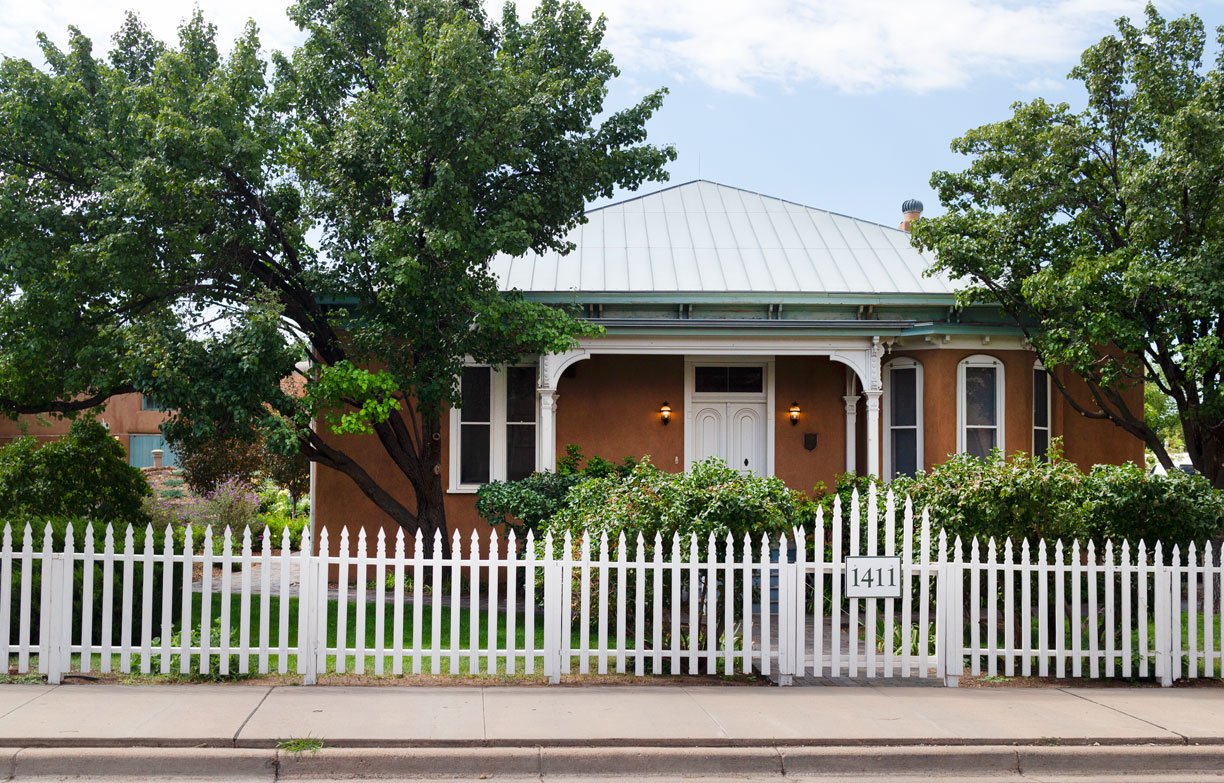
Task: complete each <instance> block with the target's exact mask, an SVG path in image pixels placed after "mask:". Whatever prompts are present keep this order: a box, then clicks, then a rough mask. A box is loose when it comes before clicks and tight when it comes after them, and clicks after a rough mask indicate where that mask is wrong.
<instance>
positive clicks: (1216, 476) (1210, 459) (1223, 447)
mask: <svg viewBox="0 0 1224 783" xmlns="http://www.w3.org/2000/svg"><path fill="white" fill-rule="evenodd" d="M1212 429H1213V428H1211V427H1207V426H1204V425H1203V424H1200V423H1199V422H1198V421H1195V420H1187V418H1185V417H1183V418H1182V432H1183V433H1184V434H1185V436H1186V452H1187V453H1188V454H1189V455H1190V462H1191V464H1193V465H1194V469H1195V470H1197V471H1198V472H1199V473H1201V474H1203V476H1205V477H1206V478H1207V480H1208V481H1210V482H1211V486H1213V487H1215V488H1216V489H1224V464H1221V458H1222V457H1224V443H1221V441H1220V438H1219V437H1218V436H1217V435H1216V434H1215V433H1214V432H1213V431H1212Z"/></svg>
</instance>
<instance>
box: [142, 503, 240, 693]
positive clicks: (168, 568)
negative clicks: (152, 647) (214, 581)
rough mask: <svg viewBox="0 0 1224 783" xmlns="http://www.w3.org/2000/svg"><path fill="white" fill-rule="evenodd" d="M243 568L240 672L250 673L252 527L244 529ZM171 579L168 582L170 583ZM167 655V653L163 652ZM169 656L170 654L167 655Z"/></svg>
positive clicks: (166, 625)
mask: <svg viewBox="0 0 1224 783" xmlns="http://www.w3.org/2000/svg"><path fill="white" fill-rule="evenodd" d="M166 552H167V559H166V574H167V575H169V574H170V573H171V571H172V564H171V562H170V560H169V552H170V530H169V529H167V530H166ZM240 558H241V564H242V565H241V566H240V567H241V568H242V574H241V577H240V578H239V580H238V649H239V651H240V652H241V655H240V656H239V658H238V673H239V674H248V673H249V672H250V671H251V528H250V527H244V528H243V529H242V554H241V555H240ZM169 583H170V582H169V579H167V580H166V584H169ZM166 600H167V602H168V601H169V593H167V599H166ZM169 622H170V612H169V607H168V606H167V609H166V613H165V615H164V616H163V617H162V628H163V630H162V633H163V634H167V633H168V632H169ZM162 654H163V655H166V653H164V652H163V653H162ZM167 657H168V656H167ZM167 665H169V664H168V662H166V663H163V666H167Z"/></svg>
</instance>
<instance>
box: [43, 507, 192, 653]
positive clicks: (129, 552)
mask: <svg viewBox="0 0 1224 783" xmlns="http://www.w3.org/2000/svg"><path fill="white" fill-rule="evenodd" d="M45 529H46V531H47V535H46V539H45V540H44V543H43V560H42V562H43V580H42V584H43V596H44V600H43V604H42V605H43V606H46V605H47V602H48V600H49V598H50V596H49V595H48V593H47V591H48V590H49V589H50V583H51V580H50V579H49V576H50V573H49V570H48V566H49V565H50V563H51V561H50V556H51V526H50V525H48V526H47V527H46V528H45ZM135 554H136V536H135V534H133V533H132V526H131V525H128V526H127V527H126V528H125V529H124V533H123V590H122V591H121V592H122V594H123V595H122V605H121V606H120V610H121V611H120V614H119V671H121V672H123V673H124V674H129V673H131V671H132V611H133V608H134V607H133V606H132V595H133V593H134V592H135V591H134V590H133V586H132V582H133V581H134V574H133V572H134V570H135V560H136V558H135ZM206 583H207V579H206ZM39 627H40V628H42V629H43V631H44V633H45V632H46V631H47V630H48V628H47V624H46V623H40V624H39ZM39 670H40V671H45V669H44V664H43V663H42V662H41V661H40V663H39Z"/></svg>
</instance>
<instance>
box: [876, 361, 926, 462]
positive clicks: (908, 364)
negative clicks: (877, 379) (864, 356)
mask: <svg viewBox="0 0 1224 783" xmlns="http://www.w3.org/2000/svg"><path fill="white" fill-rule="evenodd" d="M909 368H913V369H914V370H916V373H915V375H914V399H915V404H916V405H917V406H918V417H917V418H916V419H915V429H917V431H918V438H917V440H918V459H917V462H915V467H916V468H917V469H918V470H925V469H926V461H925V460H924V459H923V454H924V452H923V438H922V433H923V430H924V429H925V425H924V423H923V419H922V409H923V407H924V402H923V399H924V398H923V385H922V362H920V361H917V360H916V359H911V358H909V357H907V356H902V357H897V358H896V359H890V360H889V361H888V362H886V363H885V364H884V367H883V368H882V371H881V373H882V375H883V377H884V397H883V399H882V400H881V401H880V404H881V405H882V406H884V480H885V481H892V478H893V469H892V457H893V454H892V400H891V398H890V396H889V387H890V386H892V383H891V376H890V373H891V372H892V371H893V370H894V369H909ZM907 429H908V427H907Z"/></svg>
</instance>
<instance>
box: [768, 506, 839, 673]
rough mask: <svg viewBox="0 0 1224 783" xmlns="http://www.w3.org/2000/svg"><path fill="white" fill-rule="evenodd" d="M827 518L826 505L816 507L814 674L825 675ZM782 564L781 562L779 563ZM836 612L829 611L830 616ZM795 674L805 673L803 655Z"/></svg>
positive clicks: (813, 547) (813, 537)
mask: <svg viewBox="0 0 1224 783" xmlns="http://www.w3.org/2000/svg"><path fill="white" fill-rule="evenodd" d="M824 544H825V518H824V506H820V507H818V508H817V509H816V533H815V535H813V536H812V561H813V565H814V568H813V570H814V572H815V582H816V584H815V585H814V586H813V600H812V604H813V606H812V615H813V622H812V676H813V677H822V676H824V636H825V634H824V624H825V619H824V583H825V547H824ZM779 565H780V564H779ZM834 614H835V613H834V612H833V611H830V612H829V615H830V617H832V616H833V615H834ZM778 630H779V634H778V636H779V638H781V635H782V634H781V629H780V628H779V629H778ZM795 663H796V666H795V674H797V675H800V676H802V675H803V674H805V671H804V666H803V656H802V655H801V656H799V660H798V661H796V662H795Z"/></svg>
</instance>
